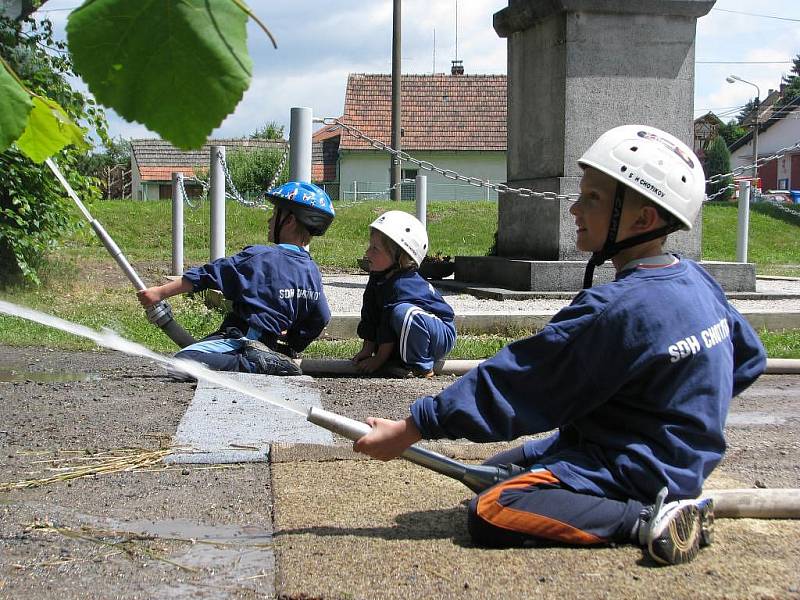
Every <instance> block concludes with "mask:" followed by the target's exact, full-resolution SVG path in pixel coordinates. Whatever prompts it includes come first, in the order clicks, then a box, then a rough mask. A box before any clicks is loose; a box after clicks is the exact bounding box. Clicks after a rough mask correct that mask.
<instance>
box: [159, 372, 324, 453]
mask: <svg viewBox="0 0 800 600" xmlns="http://www.w3.org/2000/svg"><path fill="white" fill-rule="evenodd" d="M229 375H230V377H232V378H234V379H236V380H237V381H240V382H241V383H245V384H247V385H250V386H252V387H255V388H258V389H260V390H264V391H265V392H266V393H268V394H270V395H271V396H273V397H275V398H277V399H279V400H282V401H284V402H287V403H289V404H291V405H292V406H294V407H296V408H297V409H299V410H301V411H302V412H304V413H305V412H307V411H308V409H309V408H310V407H312V406H321V403H320V394H319V389H318V388H317V386H316V383H315V382H314V380H313V379H312V378H311V377H309V376H305V375H304V376H300V377H275V376H268V375H252V374H249V373H230V374H229ZM332 440H333V434H331V433H330V432H329V431H326V430H325V429H321V428H319V427H317V426H315V425H312V424H311V423H309V422H308V421H306V420H305V418H304V417H302V416H300V415H298V414H296V413H293V412H290V411H288V410H285V409H283V408H281V407H278V406H275V405H272V404H269V403H267V402H265V401H263V400H259V399H256V398H251V397H250V396H246V395H244V394H242V393H240V392H237V391H234V390H230V389H228V388H225V387H221V386H219V385H216V384H212V383H208V382H205V381H201V382H199V383H198V384H197V389H196V390H195V394H194V398H193V399H192V403H191V404H190V405H189V408H188V409H187V410H186V414H184V416H183V418H182V419H181V422H180V423H179V424H178V430H177V433H176V434H175V437H174V441H173V443H174V445H176V446H178V447H181V448H188V449H190V450H187V451H179V452H176V453H175V454H172V455H170V456H169V457H167V458H166V459H165V462H167V463H235V462H264V461H266V460H267V459H268V456H269V450H270V444H272V443H275V442H295V443H302V442H305V443H309V444H323V445H324V444H331V443H332Z"/></svg>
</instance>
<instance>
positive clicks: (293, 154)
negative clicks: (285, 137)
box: [289, 106, 312, 183]
mask: <svg viewBox="0 0 800 600" xmlns="http://www.w3.org/2000/svg"><path fill="white" fill-rule="evenodd" d="M311 120H312V114H311V109H310V108H306V107H301V106H295V107H293V108H292V110H291V117H290V124H289V153H290V154H289V180H290V181H306V182H308V183H311Z"/></svg>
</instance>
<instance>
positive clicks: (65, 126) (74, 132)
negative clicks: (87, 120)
mask: <svg viewBox="0 0 800 600" xmlns="http://www.w3.org/2000/svg"><path fill="white" fill-rule="evenodd" d="M83 134H84V130H83V129H81V128H80V127H78V126H77V125H76V124H75V123H73V122H72V120H71V119H70V118H69V116H68V115H67V113H65V112H64V109H63V108H61V107H60V106H59V105H58V104H57V103H56V102H53V101H52V100H50V99H49V98H42V97H40V96H34V98H33V110H32V111H31V112H30V115H29V116H28V125H27V127H25V132H24V133H23V134H22V137H20V138H19V139H18V140H17V147H18V148H19V149H20V150H22V152H23V153H24V154H25V155H26V156H27V157H28V158H30V159H31V160H33V161H34V162H37V163H40V162H42V161H44V160H45V159H46V158H47V157H48V156H52V155H53V154H55V153H56V152H58V151H59V150H61V149H62V148H63V147H64V146H68V145H69V144H75V145H76V146H77V147H78V148H80V149H81V150H89V145H88V144H87V143H86V141H85V140H84V139H83Z"/></svg>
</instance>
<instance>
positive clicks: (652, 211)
mask: <svg viewBox="0 0 800 600" xmlns="http://www.w3.org/2000/svg"><path fill="white" fill-rule="evenodd" d="M660 221H661V217H660V216H659V214H658V210H657V209H656V207H655V206H650V205H648V204H645V205H644V206H642V207H640V208H639V214H638V216H637V217H636V220H635V221H634V227H636V228H637V229H639V230H640V231H650V230H651V229H655V228H656V227H659V226H660Z"/></svg>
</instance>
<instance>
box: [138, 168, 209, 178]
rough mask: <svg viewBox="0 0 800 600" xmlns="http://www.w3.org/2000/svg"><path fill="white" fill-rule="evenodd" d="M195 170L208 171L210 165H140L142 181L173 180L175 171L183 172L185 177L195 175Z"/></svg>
mask: <svg viewBox="0 0 800 600" xmlns="http://www.w3.org/2000/svg"><path fill="white" fill-rule="evenodd" d="M195 170H202V171H207V170H208V167H205V168H203V167H196V166H195V167H193V166H191V165H186V166H183V167H178V166H175V167H139V173H140V174H141V176H142V181H171V180H172V174H173V173H183V175H184V177H194V174H195Z"/></svg>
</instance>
